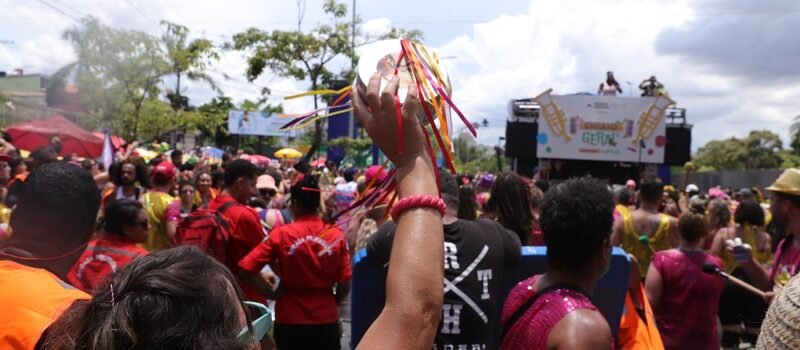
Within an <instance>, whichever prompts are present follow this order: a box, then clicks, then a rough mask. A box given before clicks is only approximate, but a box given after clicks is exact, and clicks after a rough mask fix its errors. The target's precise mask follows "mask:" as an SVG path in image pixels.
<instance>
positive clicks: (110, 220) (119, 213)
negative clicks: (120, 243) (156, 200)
mask: <svg viewBox="0 0 800 350" xmlns="http://www.w3.org/2000/svg"><path fill="white" fill-rule="evenodd" d="M142 210H144V207H143V206H142V203H140V202H139V201H135V200H132V199H118V200H115V201H112V202H111V203H109V204H108V205H106V207H105V209H103V212H104V213H105V214H104V215H103V218H102V219H101V223H102V225H101V226H102V229H103V231H104V232H106V233H109V234H112V235H117V236H125V230H124V226H125V225H131V224H134V223H136V221H137V220H139V212H141V211H142Z"/></svg>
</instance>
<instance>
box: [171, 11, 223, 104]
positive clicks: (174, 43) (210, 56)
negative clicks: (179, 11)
mask: <svg viewBox="0 0 800 350" xmlns="http://www.w3.org/2000/svg"><path fill="white" fill-rule="evenodd" d="M161 25H163V26H164V27H165V31H164V33H163V34H162V35H161V42H162V44H163V45H164V48H165V51H166V58H167V61H168V62H169V65H170V74H172V75H175V77H176V78H177V79H176V87H175V92H176V93H177V94H179V95H180V94H181V93H182V91H181V89H180V85H181V78H182V77H183V76H186V77H187V78H188V79H189V80H192V81H205V82H207V83H208V84H209V85H210V86H211V87H212V88H213V89H214V90H216V91H217V92H220V90H219V88H218V87H217V85H216V83H215V82H214V80H213V79H211V77H209V76H208V75H207V74H206V73H205V69H206V68H207V67H208V65H209V64H210V63H211V62H213V61H217V60H219V53H218V52H217V50H216V48H215V47H214V43H213V42H211V40H208V39H205V38H198V39H194V40H192V41H188V35H189V28H187V27H185V26H182V25H179V24H175V23H171V22H167V21H161Z"/></svg>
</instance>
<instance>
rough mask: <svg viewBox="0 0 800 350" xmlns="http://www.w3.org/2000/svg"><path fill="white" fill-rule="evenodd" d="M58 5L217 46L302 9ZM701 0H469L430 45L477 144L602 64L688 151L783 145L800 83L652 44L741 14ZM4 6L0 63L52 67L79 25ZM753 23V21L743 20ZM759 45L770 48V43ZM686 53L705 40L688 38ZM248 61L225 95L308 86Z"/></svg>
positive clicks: (104, 1)
mask: <svg viewBox="0 0 800 350" xmlns="http://www.w3.org/2000/svg"><path fill="white" fill-rule="evenodd" d="M410 1H411V3H409V4H408V6H409V7H413V6H417V5H422V4H425V1H424V0H410ZM48 2H51V3H54V4H56V5H58V3H56V2H53V1H48ZM61 2H62V3H66V4H69V5H70V7H71V8H72V9H74V10H75V11H77V12H80V13H82V14H92V15H94V16H96V17H98V18H100V19H101V20H103V21H104V22H105V23H107V24H109V25H112V26H114V27H118V28H126V29H136V30H143V31H146V32H148V33H150V34H152V35H159V34H160V33H161V28H160V27H159V25H158V24H157V23H156V22H157V21H159V20H161V19H167V20H170V21H173V22H176V23H180V24H184V25H187V26H188V27H189V28H190V29H191V31H192V35H193V36H199V35H204V36H206V37H208V38H209V39H212V40H214V41H215V42H216V43H218V44H220V43H222V42H223V41H225V40H229V39H230V36H231V35H233V34H234V33H237V32H241V31H243V30H244V29H246V28H248V27H253V26H255V27H259V28H262V29H265V30H272V29H284V30H291V29H295V28H296V27H297V15H298V14H297V7H296V3H295V2H294V1H283V2H274V1H273V2H267V1H263V0H240V1H237V2H235V3H233V2H225V1H194V0H173V1H154V0H74V1H68V2H67V1H61ZM708 3H709V1H702V2H696V1H690V0H676V1H670V2H665V1H657V0H597V1H580V0H536V1H531V3H530V6H529V7H528V8H527V11H522V12H518V13H511V14H505V15H496V14H497V13H500V12H492V11H491V9H492V8H494V7H497V6H500V5H496V4H494V3H492V2H478V1H474V2H468V1H467V2H464V3H463V4H460V5H459V6H465V7H466V6H470V7H481V8H485V9H486V10H485V11H484V12H486V13H487V15H486V17H484V18H491V16H495V17H494V18H493V19H491V20H488V21H482V22H478V23H475V24H474V25H473V26H472V28H471V31H470V32H462V33H458V32H454V33H452V35H451V36H450V40H449V41H445V42H446V43H445V44H443V45H439V46H438V47H436V49H437V50H438V51H439V53H440V55H441V56H443V57H448V59H446V60H445V61H444V62H445V63H444V64H445V65H446V66H447V68H448V70H449V71H450V73H451V78H452V81H453V85H454V99H455V101H456V103H457V104H458V105H459V107H460V108H461V109H462V110H463V111H464V112H465V114H466V115H467V118H468V119H469V120H480V119H483V118H486V119H489V120H490V123H491V127H490V128H489V129H481V130H479V141H481V142H482V143H486V144H492V145H493V144H496V143H497V137H499V136H502V135H503V129H504V128H505V119H506V117H507V108H506V106H507V103H508V101H509V100H510V99H513V98H524V97H532V96H534V95H536V94H538V93H539V92H541V91H543V90H545V89H547V88H549V87H552V88H553V89H554V90H555V92H556V93H574V92H581V91H588V92H595V91H596V89H597V85H598V83H599V82H600V80H601V79H602V78H603V77H604V73H605V71H606V70H613V71H615V74H616V76H617V79H618V80H619V81H620V82H621V83H622V84H623V86H622V88H623V89H624V90H625V94H626V95H627V94H629V93H630V92H629V91H628V90H629V89H628V86H627V84H626V83H625V82H626V81H630V82H631V83H632V84H633V85H634V90H636V85H638V83H639V82H640V81H641V80H642V79H645V78H646V77H649V76H650V75H653V74H655V75H656V76H658V78H659V80H661V81H662V82H664V83H665V84H666V87H667V89H668V90H669V92H670V93H671V95H672V96H673V98H674V99H675V100H676V101H678V104H679V106H681V107H685V108H687V111H688V118H689V120H688V121H689V122H690V123H692V124H694V125H695V128H694V133H693V135H694V139H693V146H694V148H697V147H699V146H701V145H702V144H704V143H705V142H706V141H708V140H710V139H713V138H721V137H725V136H729V135H738V136H743V135H745V134H746V133H747V132H748V131H749V130H752V129H763V128H765V127H766V128H769V129H770V130H772V131H776V132H779V133H780V135H781V137H783V138H784V141H786V140H787V139H788V138H787V137H788V125H789V124H790V123H791V120H792V118H793V117H794V116H795V115H797V114H800V102H798V101H797V98H796V97H797V96H800V84H797V83H787V84H783V85H775V86H753V85H751V84H748V83H746V81H747V80H746V79H745V77H744V75H745V73H739V70H741V69H739V68H741V67H745V68H746V67H749V65H747V64H740V65H738V66H737V67H738V68H737V69H738V70H736V71H733V72H732V70H731V69H727V70H726V69H713V68H715V67H714V65H713V63H712V64H710V63H708V62H705V63H703V62H699V61H698V58H697V57H694V58H687V55H688V54H687V52H686V51H687V50H688V49H686V47H685V46H684V47H682V48H683V50H682V51H681V52H679V53H676V54H675V55H668V54H665V53H663V51H664V50H660V51H659V50H657V44H658V43H659V40H661V38H662V37H663V35H664V33H669V36H668V38H667V39H670V40H680V39H685V38H681V35H684V36H686V35H689V36H690V35H692V34H693V33H692V32H691V31H688V32H687V30H684V29H686V28H692V26H693V25H695V23H697V20H698V19H700V20H701V21H706V22H709V23H712V24H713V22H714V21H719V20H722V19H724V20H728V19H730V18H734V19H735V16H737V14H733V15H731V16H733V17H731V16H713V15H712V16H708V15H707V14H705V13H704V12H703V11H708V8H709V7H708V6H706V5H707V4H708ZM320 4H321V0H320V1H309V2H308V6H307V8H306V12H305V16H304V20H303V26H302V27H303V28H306V29H307V28H310V27H311V26H313V25H315V24H317V23H320V22H322V21H324V18H325V16H324V14H322V10H321V6H320ZM715 4H717V5H718V4H719V2H717V3H715ZM722 4H723V5H724V2H723V3H722ZM387 6H388V5H387ZM365 7H368V6H366V5H365ZM0 8H2V9H3V10H4V11H3V12H2V13H0V39H2V40H13V41H14V42H15V43H14V44H13V45H3V44H0V70H6V71H10V70H13V69H14V68H16V67H28V68H26V72H32V73H33V72H53V71H55V70H56V69H57V68H59V67H60V65H63V64H64V63H66V62H69V61H70V60H72V59H73V58H74V54H73V53H72V52H71V49H70V47H69V45H68V43H66V42H65V41H63V40H61V39H60V35H61V32H62V31H63V30H64V29H66V28H68V27H70V26H74V25H75V22H74V21H73V20H72V19H69V18H68V17H66V16H64V15H62V14H59V13H58V12H55V11H54V10H52V9H50V8H48V7H46V6H44V5H42V4H41V3H39V2H34V1H25V0H0ZM472 10H474V9H472ZM67 11H69V10H67ZM140 11H142V12H144V14H142V13H140ZM466 11H467V10H464V11H463V12H465V13H466ZM453 12H454V13H453V15H454V16H457V15H459V14H460V13H461V12H459V9H458V8H457V7H454V8H453ZM473 12H476V11H473ZM362 16H363V17H364V18H365V22H364V24H363V25H362V28H361V29H362V30H363V31H365V32H368V33H372V34H381V33H384V32H385V31H387V30H388V28H390V27H391V25H392V20H393V19H396V20H401V21H402V20H403V19H405V20H406V22H408V21H409V20H412V19H413V18H410V17H408V15H406V17H407V18H399V19H398V18H393V17H392V16H391V13H390V12H388V11H384V12H383V13H375V14H372V15H371V16H370V15H363V14H362ZM462 17H463V16H462ZM467 17H470V16H467ZM427 18H429V17H427ZM427 18H420V19H425V20H427ZM464 18H466V17H464ZM471 18H474V17H471ZM424 22H425V21H420V22H416V23H419V24H421V27H420V29H423V30H424V31H425V32H426V34H427V35H428V36H431V37H436V36H437V35H438V34H441V33H443V32H446V29H444V27H443V26H442V25H441V23H439V24H438V25H430V26H428V27H425V24H424ZM751 22H755V21H745V23H751ZM412 23H414V22H412ZM434 24H435V23H434ZM741 29H742V30H745V31H746V30H748V28H741ZM751 30H754V31H758V30H759V28H751ZM663 40H666V39H663ZM766 42H767V43H772V44H773V45H775V44H774V43H775V42H776V41H774V40H770V41H766ZM662 43H663V42H662ZM733 44H735V43H733ZM689 49H695V50H702V49H703V48H702V47H694V46H690V47H689ZM768 49H769V48H765V49H764V50H767V51H765V52H769V51H768ZM775 52H784V51H781V50H775ZM695 56H697V55H695ZM699 56H700V57H702V55H699ZM337 64H338V63H337ZM343 64H346V63H343ZM245 67H246V62H245V60H244V58H243V57H242V54H241V53H239V52H223V53H222V58H221V60H220V61H219V62H217V63H215V64H214V65H213V66H212V69H211V71H210V74H211V75H212V76H214V77H215V78H216V79H217V80H218V81H219V82H220V85H221V87H222V89H223V90H224V92H225V94H226V95H229V96H232V97H233V98H234V99H236V100H237V101H241V100H242V99H245V98H247V99H256V98H258V97H259V92H260V90H261V88H262V87H263V86H269V87H270V88H272V90H273V95H274V96H273V98H272V100H271V102H274V103H278V102H280V97H281V96H286V95H289V94H291V93H294V92H299V91H305V90H307V89H308V83H307V82H302V81H300V82H298V81H292V80H290V79H283V78H277V77H275V76H274V75H271V74H269V73H265V74H264V76H262V77H260V78H259V79H257V80H256V81H254V82H253V83H250V82H247V80H246V78H245V77H244V71H245ZM224 75H227V76H228V78H225V76H224ZM186 86H187V89H188V94H189V96H190V98H191V100H192V103H195V104H199V103H203V102H204V101H206V100H208V99H210V98H211V97H213V96H215V93H214V92H213V91H212V90H211V89H210V88H209V87H207V86H206V85H204V84H201V83H187V84H186ZM638 93H639V92H638V90H637V91H633V94H634V95H636V94H638ZM311 101H312V100H311V99H310V98H303V99H298V100H294V101H288V102H286V104H285V109H286V111H287V112H290V113H298V112H303V111H307V110H310V109H311V108H312V107H311V106H313V104H312V102H311Z"/></svg>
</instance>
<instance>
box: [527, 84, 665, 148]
mask: <svg viewBox="0 0 800 350" xmlns="http://www.w3.org/2000/svg"><path fill="white" fill-rule="evenodd" d="M550 91H551V90H547V91H545V92H544V93H542V94H541V95H539V96H537V97H535V98H534V100H535V101H537V102H538V103H539V105H540V108H541V109H540V113H539V134H538V135H537V136H536V141H537V143H538V147H537V152H536V155H537V157H539V158H548V159H553V158H555V159H581V160H605V161H622V162H642V163H663V162H664V146H665V145H666V144H667V138H666V123H665V121H664V113H665V109H666V108H667V107H668V106H670V105H672V104H674V102H673V101H672V100H670V99H669V98H668V97H666V96H658V97H635V98H634V97H615V96H582V95H569V96H551V95H550Z"/></svg>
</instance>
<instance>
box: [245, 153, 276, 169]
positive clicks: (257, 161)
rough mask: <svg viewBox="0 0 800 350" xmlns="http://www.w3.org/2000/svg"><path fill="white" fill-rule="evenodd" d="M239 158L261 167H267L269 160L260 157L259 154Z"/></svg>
mask: <svg viewBox="0 0 800 350" xmlns="http://www.w3.org/2000/svg"><path fill="white" fill-rule="evenodd" d="M241 158H242V159H244V160H246V161H248V162H250V163H253V164H255V165H257V166H261V167H265V166H267V165H269V160H270V159H269V158H267V157H265V156H262V155H260V154H245V155H242V157H241Z"/></svg>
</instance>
